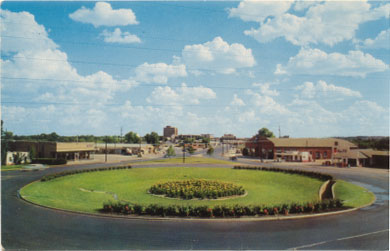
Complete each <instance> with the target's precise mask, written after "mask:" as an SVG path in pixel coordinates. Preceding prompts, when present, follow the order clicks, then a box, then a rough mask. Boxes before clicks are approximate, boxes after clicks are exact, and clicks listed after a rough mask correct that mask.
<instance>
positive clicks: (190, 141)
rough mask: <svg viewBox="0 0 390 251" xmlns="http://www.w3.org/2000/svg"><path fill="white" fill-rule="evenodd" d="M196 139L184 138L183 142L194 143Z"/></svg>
mask: <svg viewBox="0 0 390 251" xmlns="http://www.w3.org/2000/svg"><path fill="white" fill-rule="evenodd" d="M194 141H195V139H194V138H185V139H184V140H183V142H184V143H185V144H192V143H194Z"/></svg>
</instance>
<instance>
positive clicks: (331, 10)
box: [238, 1, 390, 46]
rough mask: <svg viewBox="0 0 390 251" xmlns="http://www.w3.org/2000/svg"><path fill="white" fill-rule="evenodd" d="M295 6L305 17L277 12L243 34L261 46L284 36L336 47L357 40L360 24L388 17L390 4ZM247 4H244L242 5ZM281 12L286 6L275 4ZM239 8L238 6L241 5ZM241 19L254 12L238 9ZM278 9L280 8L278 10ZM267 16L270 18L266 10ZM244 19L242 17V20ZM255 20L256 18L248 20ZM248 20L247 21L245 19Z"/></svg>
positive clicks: (360, 2)
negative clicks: (356, 35) (375, 5)
mask: <svg viewBox="0 0 390 251" xmlns="http://www.w3.org/2000/svg"><path fill="white" fill-rule="evenodd" d="M304 3H305V4H302V3H300V2H298V3H296V5H295V7H294V8H295V10H297V9H298V10H303V9H306V8H308V9H307V11H306V12H305V14H304V15H303V16H297V15H294V14H291V13H288V12H283V11H279V12H274V13H273V16H274V17H273V18H269V19H267V20H266V21H265V22H264V23H262V22H263V20H264V18H263V17H262V15H260V17H261V18H259V19H258V20H256V21H258V22H259V23H260V27H259V28H257V29H255V28H251V29H250V30H246V31H245V32H244V33H245V34H246V35H248V36H253V37H254V38H255V39H256V40H258V41H259V42H261V43H267V42H270V41H272V40H274V39H276V38H279V37H284V38H285V39H286V40H287V41H289V42H291V43H292V44H294V45H301V46H302V45H309V44H319V43H323V44H326V45H329V46H333V45H335V44H337V43H339V42H342V41H345V40H350V39H353V38H354V37H355V31H356V30H357V29H358V28H359V25H360V24H362V23H364V22H367V21H372V20H377V19H380V18H382V17H388V16H389V12H390V4H384V5H381V6H379V7H377V8H372V6H371V4H370V3H369V2H367V1H324V2H317V3H315V4H314V3H313V4H307V3H306V2H304ZM241 4H242V5H246V2H241V3H240V5H241ZM273 4H275V5H278V4H279V5H280V7H281V9H283V8H282V7H283V6H284V5H285V4H286V3H281V2H274V3H273ZM240 5H239V6H240ZM238 9H240V10H241V12H240V14H241V16H242V17H244V16H245V13H247V14H248V15H249V16H250V15H251V14H252V13H253V10H252V9H250V8H246V9H244V8H238ZM276 9H277V8H276ZM264 15H268V14H267V11H265V14H264ZM242 19H243V18H242ZM246 19H248V20H247V21H254V19H255V18H246ZM244 20H245V19H244Z"/></svg>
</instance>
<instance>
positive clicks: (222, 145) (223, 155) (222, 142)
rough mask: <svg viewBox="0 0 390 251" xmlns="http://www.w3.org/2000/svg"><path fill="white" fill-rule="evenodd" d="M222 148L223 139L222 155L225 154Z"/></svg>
mask: <svg viewBox="0 0 390 251" xmlns="http://www.w3.org/2000/svg"><path fill="white" fill-rule="evenodd" d="M223 150H224V149H223V141H222V156H224V155H225V153H224V151H223Z"/></svg>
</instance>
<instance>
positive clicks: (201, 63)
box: [181, 37, 256, 74]
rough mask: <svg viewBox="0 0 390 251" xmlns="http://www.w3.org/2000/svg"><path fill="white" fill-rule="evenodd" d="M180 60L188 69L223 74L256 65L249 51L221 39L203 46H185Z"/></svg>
mask: <svg viewBox="0 0 390 251" xmlns="http://www.w3.org/2000/svg"><path fill="white" fill-rule="evenodd" d="M181 60H182V62H183V63H185V64H186V65H187V66H188V67H189V68H199V70H202V69H210V70H215V71H217V72H219V73H224V74H231V73H234V72H236V70H237V69H239V68H245V67H252V66H254V65H255V64H256V61H255V58H254V57H253V55H252V50H251V49H247V48H245V46H244V45H242V44H238V43H233V44H231V45H229V44H228V43H227V42H225V41H224V40H223V39H222V38H221V37H216V38H214V39H213V40H212V41H210V42H206V43H204V44H194V45H186V46H185V47H184V49H183V50H182V57H181Z"/></svg>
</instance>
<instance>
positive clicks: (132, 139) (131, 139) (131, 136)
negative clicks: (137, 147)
mask: <svg viewBox="0 0 390 251" xmlns="http://www.w3.org/2000/svg"><path fill="white" fill-rule="evenodd" d="M125 141H126V142H127V143H130V144H137V143H141V138H140V137H139V136H138V135H137V134H136V133H135V132H128V133H126V135H125Z"/></svg>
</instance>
